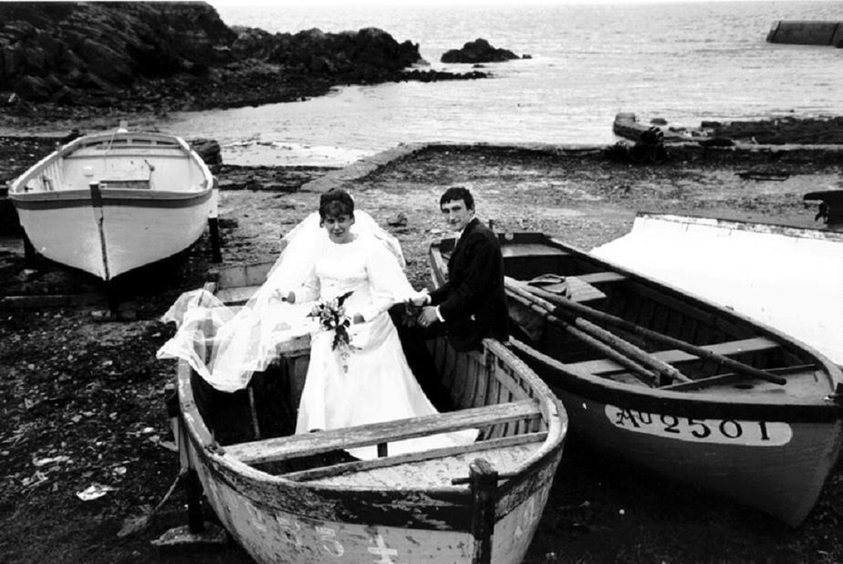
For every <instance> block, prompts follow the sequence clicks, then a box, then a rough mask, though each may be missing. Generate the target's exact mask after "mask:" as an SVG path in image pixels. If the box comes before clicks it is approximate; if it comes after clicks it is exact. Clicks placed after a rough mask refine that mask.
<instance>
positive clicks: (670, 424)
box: [605, 405, 793, 446]
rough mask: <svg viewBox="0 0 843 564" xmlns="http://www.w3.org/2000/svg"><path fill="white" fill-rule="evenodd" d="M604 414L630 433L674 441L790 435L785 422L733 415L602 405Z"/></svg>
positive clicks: (751, 441) (741, 441) (757, 442)
mask: <svg viewBox="0 0 843 564" xmlns="http://www.w3.org/2000/svg"><path fill="white" fill-rule="evenodd" d="M605 413H606V417H607V418H608V419H609V421H610V422H611V423H612V425H614V426H615V427H620V428H621V429H626V430H627V431H632V432H634V433H642V434H646V435H654V436H657V437H663V438H666V439H675V440H677V441H689V442H699V443H714V444H730V445H731V444H735V445H745V446H780V445H786V444H787V443H789V442H790V439H791V438H792V437H793V430H792V429H791V428H790V425H788V424H787V423H781V422H778V421H743V420H736V419H691V418H688V417H677V416H676V415H669V414H661V413H649V412H646V411H637V410H634V409H621V408H619V407H615V406H614V405H607V406H606V410H605Z"/></svg>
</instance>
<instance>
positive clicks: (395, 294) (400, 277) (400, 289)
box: [359, 239, 419, 321]
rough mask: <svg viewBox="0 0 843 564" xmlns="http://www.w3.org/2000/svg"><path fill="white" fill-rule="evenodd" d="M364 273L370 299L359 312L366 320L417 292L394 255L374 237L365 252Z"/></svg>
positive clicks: (413, 295)
mask: <svg viewBox="0 0 843 564" xmlns="http://www.w3.org/2000/svg"><path fill="white" fill-rule="evenodd" d="M366 275H367V276H368V277H369V284H370V285H371V288H372V301H371V303H369V304H368V305H367V306H366V307H364V308H362V309H361V311H360V312H359V313H360V314H361V315H362V316H363V319H365V320H366V321H371V320H372V319H373V318H374V317H375V316H376V315H378V314H379V313H382V312H385V311H386V310H388V309H389V308H390V307H392V306H393V305H394V304H395V303H397V302H402V301H405V300H408V299H410V298H412V297H415V296H417V295H418V294H419V293H418V292H416V291H415V290H413V287H412V286H411V285H410V282H409V281H408V280H407V276H406V275H405V274H404V271H403V270H401V266H400V265H399V264H398V261H397V260H396V258H395V255H393V254H392V253H391V252H390V251H389V250H388V249H387V248H386V246H385V245H384V244H383V243H381V242H379V241H378V240H376V239H373V240H372V242H371V251H370V252H368V253H366Z"/></svg>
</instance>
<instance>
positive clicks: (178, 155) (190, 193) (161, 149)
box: [9, 127, 217, 280]
mask: <svg viewBox="0 0 843 564" xmlns="http://www.w3.org/2000/svg"><path fill="white" fill-rule="evenodd" d="M9 199H10V200H11V201H12V203H13V205H14V206H15V209H16V210H17V213H18V217H19V219H20V223H21V226H22V227H23V229H24V231H25V233H26V237H27V239H28V242H29V243H30V244H31V248H33V249H34V251H36V252H38V253H40V254H42V255H43V256H45V257H46V258H48V259H50V260H53V261H56V262H59V263H62V264H65V265H67V266H71V267H74V268H78V269H81V270H84V271H86V272H89V273H91V274H93V275H95V276H98V277H100V278H102V279H103V280H110V279H112V278H114V277H115V276H118V275H119V274H122V273H124V272H128V271H130V270H133V269H135V268H138V267H141V266H144V265H146V264H150V263H153V262H156V261H158V260H161V259H164V258H167V257H169V256H172V255H174V254H177V253H179V252H181V251H183V250H185V249H186V248H188V247H189V246H190V245H192V244H193V243H194V242H195V241H196V240H197V239H199V237H200V236H201V235H202V233H203V232H204V229H205V226H206V224H208V223H209V221H211V220H214V221H215V220H216V217H217V197H216V190H215V184H214V178H213V176H212V174H211V172H210V170H209V169H208V167H207V165H206V164H205V163H204V161H203V160H202V159H201V158H200V157H199V155H197V154H196V152H195V151H193V150H192V149H191V148H190V147H189V146H188V144H187V143H185V141H184V140H182V139H180V138H179V137H176V136H173V135H166V134H161V133H141V132H130V131H127V130H126V129H125V128H122V127H121V128H120V129H117V130H115V131H109V132H102V133H95V134H92V135H86V136H82V137H79V138H77V139H74V140H72V141H70V142H69V143H67V144H66V145H64V146H63V147H61V148H59V149H58V150H56V151H55V152H53V153H51V154H50V155H48V156H47V157H45V158H44V159H42V160H41V161H39V162H38V163H36V164H35V165H34V166H32V167H31V168H30V169H29V170H27V171H26V172H25V173H24V174H23V175H21V176H20V177H19V178H17V179H16V180H15V181H14V182H13V183H12V185H11V186H10V188H9Z"/></svg>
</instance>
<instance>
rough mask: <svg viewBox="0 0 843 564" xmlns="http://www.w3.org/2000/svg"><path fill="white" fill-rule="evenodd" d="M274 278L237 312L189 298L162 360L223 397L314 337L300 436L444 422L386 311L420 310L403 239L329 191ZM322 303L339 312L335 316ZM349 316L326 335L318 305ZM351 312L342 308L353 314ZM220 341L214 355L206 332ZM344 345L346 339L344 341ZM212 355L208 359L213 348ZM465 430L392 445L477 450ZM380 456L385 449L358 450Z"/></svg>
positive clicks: (180, 306) (294, 237)
mask: <svg viewBox="0 0 843 564" xmlns="http://www.w3.org/2000/svg"><path fill="white" fill-rule="evenodd" d="M284 244H285V247H284V250H283V251H282V254H281V256H280V257H279V259H278V261H277V262H276V264H275V265H274V266H273V268H272V270H271V271H270V273H269V275H268V276H267V281H266V282H265V283H264V284H263V286H261V288H260V289H259V290H258V291H257V292H256V293H255V295H254V296H253V297H252V298H251V299H250V300H249V303H247V305H246V306H245V307H243V308H242V309H241V310H240V311H238V312H237V313H234V312H232V311H231V310H230V309H229V308H227V307H225V306H224V305H223V304H222V303H220V302H219V300H218V299H216V298H215V297H214V296H212V295H211V294H209V293H208V292H206V291H204V290H198V291H195V292H188V293H187V294H184V295H183V296H182V297H180V298H179V300H178V301H177V302H176V304H174V305H173V307H172V308H170V311H168V312H167V314H165V317H164V319H165V320H169V321H175V322H176V323H177V324H178V325H179V330H178V331H177V333H176V335H175V336H174V337H173V338H172V339H171V340H170V341H168V342H167V343H165V344H164V346H163V347H162V348H161V349H160V350H159V351H158V358H183V359H185V360H187V361H188V362H189V363H190V364H191V366H192V367H193V368H194V370H196V371H197V372H198V373H199V374H200V375H201V376H202V377H203V378H204V379H205V380H207V381H208V382H209V383H210V384H211V385H212V386H214V387H215V388H217V389H219V390H222V391H235V390H238V389H242V388H245V387H246V386H247V385H248V382H249V379H250V378H251V375H252V373H253V372H255V371H259V370H263V369H265V368H266V367H267V366H268V365H269V363H270V362H272V360H273V359H274V358H275V357H276V356H277V355H278V354H279V351H281V350H283V348H284V344H285V343H288V342H289V341H290V340H291V339H294V338H296V337H300V336H302V335H305V334H310V335H311V349H310V364H309V367H308V371H307V376H306V380H305V385H304V389H303V390H302V397H301V401H300V403H299V410H298V418H297V423H296V433H306V432H310V431H316V430H327V429H337V428H343V427H350V426H354V425H363V424H367V423H378V422H383V421H389V420H394V419H403V418H407V417H415V416H420V415H429V414H433V413H436V409H435V408H434V407H433V405H432V404H431V402H430V401H429V400H428V398H427V397H426V396H425V394H424V392H423V391H422V389H421V387H420V386H419V384H418V382H417V381H416V379H415V377H414V376H413V373H412V371H411V370H410V367H409V366H408V364H407V360H406V358H405V356H404V353H403V351H402V348H401V343H400V340H399V338H398V332H397V331H396V328H395V326H394V325H393V323H392V320H391V319H390V316H389V313H388V311H387V310H388V309H389V308H390V307H391V306H392V305H393V304H395V303H399V302H406V301H413V302H415V303H422V302H423V300H424V297H425V293H424V292H416V291H415V290H414V289H413V288H412V286H411V285H410V283H409V282H408V281H407V278H406V276H405V274H404V272H403V269H402V268H403V266H404V258H403V255H402V253H401V248H400V245H399V244H398V241H397V240H396V239H395V238H394V237H392V236H391V235H389V234H388V233H386V232H385V231H383V230H382V229H381V228H380V227H378V226H377V224H376V223H375V222H374V220H373V219H372V218H371V217H370V216H368V215H367V214H365V213H363V212H360V211H359V210H358V211H355V210H354V201H353V199H352V198H351V196H350V195H349V194H348V193H347V192H345V191H344V190H339V189H334V190H331V191H329V192H326V193H324V194H322V196H321V198H320V201H319V212H318V214H317V213H313V214H311V215H310V216H309V217H308V218H306V219H305V220H304V221H303V222H302V223H300V224H299V225H298V226H296V228H295V229H294V230H293V231H291V232H290V233H289V234H288V235H287V236H286V237H285V238H284ZM320 304H331V305H330V308H326V307H325V306H322V305H320ZM315 305H316V306H317V309H319V307H321V308H322V310H323V311H325V312H326V314H327V313H334V314H335V313H337V312H338V313H340V314H344V316H343V319H347V320H348V322H349V324H348V326H347V327H346V326H345V325H343V326H342V327H341V328H340V329H339V330H337V329H336V328H334V324H331V325H330V326H329V327H328V328H326V326H325V324H324V323H320V319H318V315H317V316H315V317H314V306H315ZM343 310H344V311H343ZM209 325H210V326H214V327H215V328H216V330H215V333H214V334H213V336H212V337H211V338H210V341H209V342H207V343H204V344H205V346H204V347H203V346H197V342H199V343H200V344H202V341H204V340H206V339H207V337H206V335H208V333H209V332H208V330H207V328H208V327H209ZM343 337H346V338H343ZM206 349H209V350H210V351H211V354H210V360H209V361H208V362H207V363H206V362H204V358H203V356H204V351H205V350H206ZM475 438H476V432H475V431H472V430H469V431H462V432H457V433H448V434H445V435H437V436H434V437H423V438H419V439H409V440H405V441H400V442H396V443H390V444H389V447H388V452H389V454H391V455H393V454H400V453H402V452H410V451H417V450H424V449H428V448H436V447H444V446H453V445H459V444H466V443H470V442H473V440H474V439H475ZM349 452H350V453H351V454H352V455H354V456H356V457H357V458H374V457H375V456H376V447H374V446H372V447H363V448H356V449H350V450H349Z"/></svg>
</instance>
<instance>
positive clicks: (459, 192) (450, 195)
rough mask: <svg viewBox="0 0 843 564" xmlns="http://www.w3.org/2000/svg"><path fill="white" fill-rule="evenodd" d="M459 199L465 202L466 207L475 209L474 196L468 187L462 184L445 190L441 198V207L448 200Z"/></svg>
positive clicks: (454, 200)
mask: <svg viewBox="0 0 843 564" xmlns="http://www.w3.org/2000/svg"><path fill="white" fill-rule="evenodd" d="M458 200H462V201H463V202H465V209H467V210H473V209H474V196H472V195H471V192H469V191H468V188H463V187H462V186H454V187H453V188H448V189H447V190H445V193H444V194H442V197H441V198H439V207H440V208H441V207H442V205H443V204H445V203H446V202H456V201H458Z"/></svg>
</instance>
